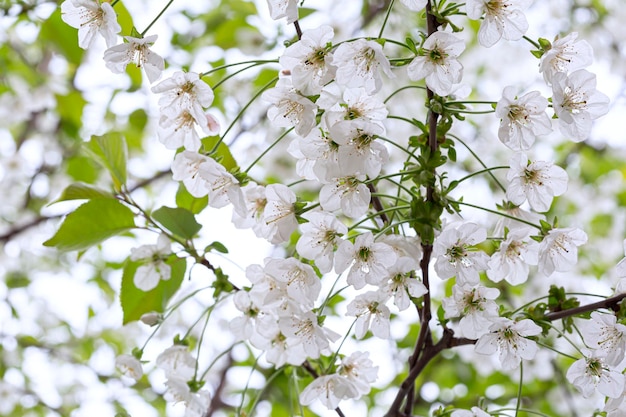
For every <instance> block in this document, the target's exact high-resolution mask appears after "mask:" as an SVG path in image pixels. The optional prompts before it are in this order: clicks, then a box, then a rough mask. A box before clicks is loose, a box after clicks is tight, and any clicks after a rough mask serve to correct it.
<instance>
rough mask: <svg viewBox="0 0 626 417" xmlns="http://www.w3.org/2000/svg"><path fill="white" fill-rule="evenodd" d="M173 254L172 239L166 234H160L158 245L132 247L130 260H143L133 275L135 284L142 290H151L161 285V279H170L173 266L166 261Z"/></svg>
mask: <svg viewBox="0 0 626 417" xmlns="http://www.w3.org/2000/svg"><path fill="white" fill-rule="evenodd" d="M171 254H172V249H171V247H170V240H169V238H168V237H167V235H165V234H161V235H159V238H158V240H157V243H156V245H142V246H139V247H138V248H132V249H131V250H130V260H131V261H135V262H137V261H141V262H142V265H140V266H139V267H138V268H137V270H136V271H135V276H134V277H133V283H134V284H135V286H136V287H137V288H139V289H140V290H142V291H150V290H152V289H153V288H155V287H156V286H157V285H159V282H160V281H161V280H164V281H167V280H168V279H170V276H171V274H172V268H171V267H170V266H169V265H168V264H167V263H165V261H166V259H167V257H169V256H170V255H171Z"/></svg>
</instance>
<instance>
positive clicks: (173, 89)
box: [151, 71, 215, 123]
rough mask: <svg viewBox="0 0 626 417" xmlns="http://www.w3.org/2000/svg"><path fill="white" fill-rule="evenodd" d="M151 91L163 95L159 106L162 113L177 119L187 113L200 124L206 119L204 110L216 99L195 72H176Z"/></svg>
mask: <svg viewBox="0 0 626 417" xmlns="http://www.w3.org/2000/svg"><path fill="white" fill-rule="evenodd" d="M151 90H152V92H153V93H156V94H161V97H160V98H159V106H160V107H161V112H162V113H165V114H167V115H168V117H176V116H178V115H179V114H181V113H182V112H184V111H187V112H189V113H190V114H191V115H192V116H193V117H194V118H195V119H196V120H197V121H198V123H200V122H201V121H202V119H203V118H204V111H203V108H207V107H209V106H210V105H211V104H212V103H213V99H214V97H215V96H214V94H213V90H212V89H211V87H209V86H208V84H207V83H205V82H204V81H202V80H201V79H200V76H199V75H198V74H197V73H195V72H182V71H176V72H175V73H174V75H172V76H171V77H170V78H167V79H165V80H163V81H161V82H160V83H158V84H156V85H155V86H153V87H152V88H151Z"/></svg>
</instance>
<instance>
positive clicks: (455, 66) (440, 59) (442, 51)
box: [407, 30, 465, 96]
mask: <svg viewBox="0 0 626 417" xmlns="http://www.w3.org/2000/svg"><path fill="white" fill-rule="evenodd" d="M420 50H421V51H423V55H418V56H416V57H415V58H414V59H413V61H411V63H410V64H409V65H408V66H407V73H408V75H409V79H411V80H412V81H418V80H421V79H422V78H425V79H426V80H425V81H426V86H428V88H430V89H431V90H432V91H434V92H435V94H438V95H440V96H446V95H448V94H450V93H452V90H453V89H454V84H458V83H460V82H461V78H462V76H463V65H462V64H461V63H460V62H459V60H458V59H457V57H458V56H459V55H460V54H461V52H463V50H465V43H464V42H463V40H462V39H461V38H459V37H457V36H456V35H453V34H452V33H449V32H444V31H441V30H440V31H437V32H434V33H432V34H431V35H430V36H429V37H428V39H426V41H424V44H423V45H422V47H421V48H420Z"/></svg>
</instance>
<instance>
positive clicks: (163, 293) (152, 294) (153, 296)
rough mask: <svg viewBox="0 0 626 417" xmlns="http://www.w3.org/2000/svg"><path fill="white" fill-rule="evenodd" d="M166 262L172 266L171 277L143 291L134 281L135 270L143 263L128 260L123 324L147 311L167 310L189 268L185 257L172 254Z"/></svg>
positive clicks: (123, 295) (123, 297) (122, 299)
mask: <svg viewBox="0 0 626 417" xmlns="http://www.w3.org/2000/svg"><path fill="white" fill-rule="evenodd" d="M166 263H167V264H168V265H170V266H171V267H172V274H171V276H170V279H168V280H161V281H159V284H158V285H157V286H156V287H155V288H154V289H152V290H150V291H142V290H140V289H139V288H137V287H136V286H135V283H134V282H133V278H134V277H135V272H136V271H137V268H139V266H141V263H140V262H132V261H130V260H128V261H127V262H126V265H124V273H123V275H122V288H121V291H120V302H121V304H122V311H123V313H124V319H123V324H126V323H130V322H131V321H134V320H139V319H140V318H141V316H142V315H143V314H145V313H149V312H152V311H156V312H159V313H161V312H163V311H164V310H165V307H167V302H168V301H169V299H170V298H172V296H173V295H174V294H175V293H176V291H178V288H180V285H181V283H182V282H183V278H184V276H185V271H186V270H187V262H186V261H185V259H184V258H179V257H177V256H176V255H172V256H170V258H169V259H168V260H167V262H166Z"/></svg>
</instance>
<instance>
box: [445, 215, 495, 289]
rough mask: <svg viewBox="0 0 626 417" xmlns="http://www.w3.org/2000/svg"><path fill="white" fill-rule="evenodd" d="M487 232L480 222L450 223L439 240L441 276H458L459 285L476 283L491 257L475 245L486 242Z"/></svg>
mask: <svg viewBox="0 0 626 417" xmlns="http://www.w3.org/2000/svg"><path fill="white" fill-rule="evenodd" d="M486 238H487V231H486V230H485V228H483V227H482V226H479V225H477V224H476V223H471V222H467V223H461V224H455V223H450V224H448V225H447V226H446V227H445V228H444V230H443V231H442V232H441V234H440V235H439V237H437V239H436V240H435V244H434V247H433V256H434V257H436V258H437V260H436V261H435V272H437V275H438V276H439V278H441V279H448V278H452V277H453V276H456V282H457V284H459V285H463V284H469V285H476V284H478V282H479V280H480V276H479V271H483V270H485V269H486V268H487V262H488V261H489V256H488V255H487V254H486V253H485V252H483V251H481V250H474V249H472V246H474V245H476V244H478V243H480V242H482V241H484V240H485V239H486Z"/></svg>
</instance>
